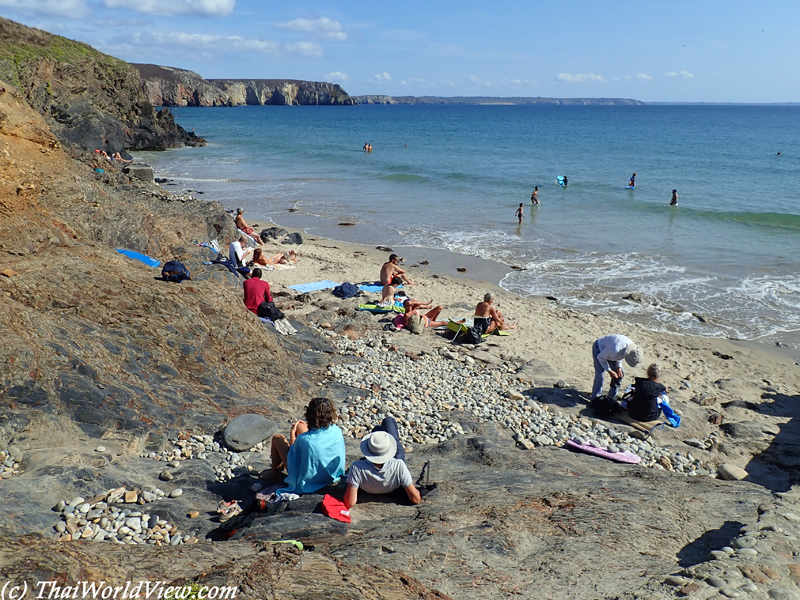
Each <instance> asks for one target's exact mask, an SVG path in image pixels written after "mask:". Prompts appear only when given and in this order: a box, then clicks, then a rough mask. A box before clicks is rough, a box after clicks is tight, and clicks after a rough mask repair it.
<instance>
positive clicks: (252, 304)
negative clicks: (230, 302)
mask: <svg viewBox="0 0 800 600" xmlns="http://www.w3.org/2000/svg"><path fill="white" fill-rule="evenodd" d="M261 275H262V271H261V269H259V268H255V269H253V273H252V274H251V276H250V278H249V279H245V280H244V282H243V283H242V288H243V289H244V305H245V306H246V307H247V310H249V311H250V312H251V313H253V314H256V315H257V314H258V307H259V306H260V305H261V303H262V302H272V295H271V294H270V293H269V283H267V282H266V281H263V280H262V279H261Z"/></svg>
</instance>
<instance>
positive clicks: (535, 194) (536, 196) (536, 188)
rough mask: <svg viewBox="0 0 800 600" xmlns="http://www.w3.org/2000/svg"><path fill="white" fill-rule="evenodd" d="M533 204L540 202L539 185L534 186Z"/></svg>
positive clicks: (532, 193)
mask: <svg viewBox="0 0 800 600" xmlns="http://www.w3.org/2000/svg"><path fill="white" fill-rule="evenodd" d="M531 204H539V186H538V185H537V186H536V187H535V188H533V192H531Z"/></svg>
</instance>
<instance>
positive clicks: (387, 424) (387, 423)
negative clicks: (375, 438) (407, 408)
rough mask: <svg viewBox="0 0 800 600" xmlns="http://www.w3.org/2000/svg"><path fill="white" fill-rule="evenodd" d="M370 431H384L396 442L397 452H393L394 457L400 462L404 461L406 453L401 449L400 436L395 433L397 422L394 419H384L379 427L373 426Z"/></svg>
mask: <svg viewBox="0 0 800 600" xmlns="http://www.w3.org/2000/svg"><path fill="white" fill-rule="evenodd" d="M372 431H385V432H386V433H388V434H389V435H390V436H392V437H393V438H394V439H395V440H397V452H395V455H394V457H395V458H399V459H400V460H405V459H406V451H405V449H404V448H403V444H401V443H400V434H399V433H397V421H395V420H394V417H386V418H385V419H384V420H383V421H381V424H380V425H375V427H374V428H373V430H372Z"/></svg>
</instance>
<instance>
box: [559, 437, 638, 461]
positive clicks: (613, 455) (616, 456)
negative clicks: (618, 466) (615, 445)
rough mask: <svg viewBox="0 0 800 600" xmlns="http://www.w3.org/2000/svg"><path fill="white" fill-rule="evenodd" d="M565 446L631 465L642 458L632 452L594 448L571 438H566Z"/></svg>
mask: <svg viewBox="0 0 800 600" xmlns="http://www.w3.org/2000/svg"><path fill="white" fill-rule="evenodd" d="M566 446H567V448H570V449H572V450H578V451H579V452H586V453H587V454H594V455H595V456H600V457H602V458H607V459H608V460H613V461H616V462H623V463H629V464H632V465H636V464H639V463H640V462H641V460H642V459H641V457H639V456H638V455H636V454H634V453H633V452H627V451H625V452H609V451H608V449H607V448H596V447H594V446H590V445H588V444H579V443H577V442H573V441H572V440H567V443H566Z"/></svg>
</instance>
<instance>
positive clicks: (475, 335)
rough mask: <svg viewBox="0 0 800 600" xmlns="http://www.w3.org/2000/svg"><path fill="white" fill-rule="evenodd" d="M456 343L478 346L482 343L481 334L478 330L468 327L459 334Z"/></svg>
mask: <svg viewBox="0 0 800 600" xmlns="http://www.w3.org/2000/svg"><path fill="white" fill-rule="evenodd" d="M458 341H459V343H461V344H473V345H475V344H480V343H481V342H482V341H483V332H481V331H480V328H478V329H476V328H475V327H470V328H469V329H467V330H466V331H465V332H464V333H462V334H461V337H460V338H459V340H458Z"/></svg>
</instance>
